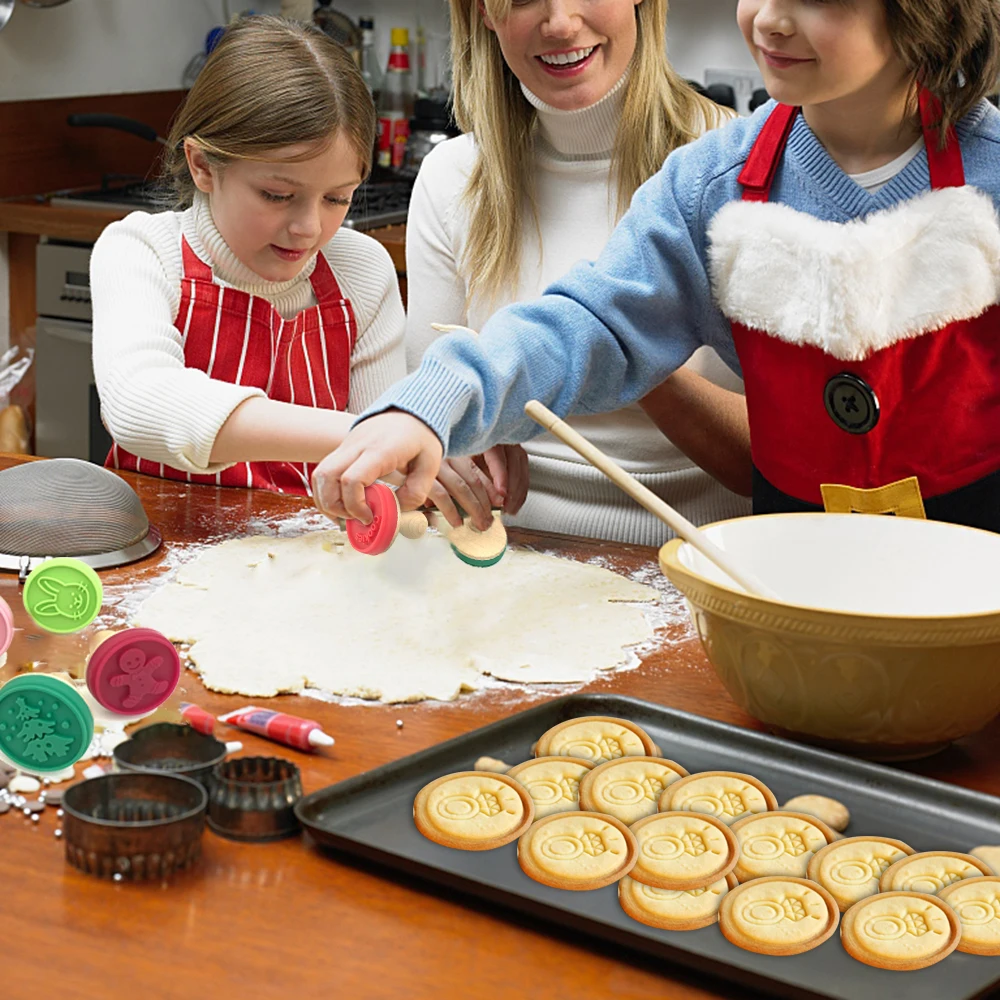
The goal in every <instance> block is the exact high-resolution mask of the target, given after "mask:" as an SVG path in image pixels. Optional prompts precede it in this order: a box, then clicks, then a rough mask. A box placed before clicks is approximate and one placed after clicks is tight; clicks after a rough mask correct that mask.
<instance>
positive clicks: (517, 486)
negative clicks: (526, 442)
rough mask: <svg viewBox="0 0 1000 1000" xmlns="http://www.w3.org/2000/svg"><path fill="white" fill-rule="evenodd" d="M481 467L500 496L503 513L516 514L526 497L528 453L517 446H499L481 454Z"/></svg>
mask: <svg viewBox="0 0 1000 1000" xmlns="http://www.w3.org/2000/svg"><path fill="white" fill-rule="evenodd" d="M477 461H479V460H478V459H477ZM481 465H485V467H486V469H487V471H488V472H489V474H490V477H491V478H492V480H493V486H494V488H495V489H496V490H497V492H498V493H499V494H500V496H501V506H502V507H503V510H504V513H505V514H516V513H517V512H518V511H519V510H520V509H521V507H523V506H524V501H525V498H526V497H527V495H528V453H527V452H526V451H525V450H524V449H523V448H522V447H521V446H520V445H519V444H500V445H497V446H496V447H495V448H490V449H489V451H486V452H483V454H482V456H481Z"/></svg>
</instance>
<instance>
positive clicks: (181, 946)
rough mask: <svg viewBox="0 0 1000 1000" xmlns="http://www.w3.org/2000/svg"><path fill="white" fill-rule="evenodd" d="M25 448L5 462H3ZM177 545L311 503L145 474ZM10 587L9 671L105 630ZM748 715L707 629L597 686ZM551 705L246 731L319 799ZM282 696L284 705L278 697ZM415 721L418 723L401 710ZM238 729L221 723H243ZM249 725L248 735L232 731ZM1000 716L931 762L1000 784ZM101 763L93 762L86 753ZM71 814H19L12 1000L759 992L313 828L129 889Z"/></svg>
mask: <svg viewBox="0 0 1000 1000" xmlns="http://www.w3.org/2000/svg"><path fill="white" fill-rule="evenodd" d="M10 462H11V460H10V459H3V458H0V467H5V466H7V465H9V464H10ZM125 478H126V479H127V480H128V481H129V482H131V483H133V485H134V486H135V487H136V489H137V490H138V493H139V496H140V497H141V499H142V502H143V505H144V506H145V508H146V511H147V513H148V514H149V516H150V519H151V520H152V521H153V522H154V523H156V524H157V525H159V526H160V528H161V530H162V531H163V534H164V538H165V539H166V545H167V546H168V547H169V546H171V545H177V544H180V543H191V542H198V541H203V540H205V539H206V538H208V537H213V536H217V535H219V534H221V533H231V534H234V535H237V534H240V533H241V532H242V531H243V530H244V528H245V526H246V525H247V523H248V521H250V520H251V519H259V518H262V517H271V516H282V515H283V514H292V513H294V512H295V511H297V510H300V509H301V508H302V507H303V502H302V501H294V500H288V499H285V498H281V497H277V496H274V495H271V494H268V493H265V492H261V491H253V492H250V491H244V490H223V489H214V488H210V487H197V486H195V487H186V486H182V485H180V484H177V483H171V482H166V481H161V480H155V479H147V478H144V477H136V476H132V475H129V474H125ZM514 540H515V541H516V540H521V541H541V542H543V543H544V544H545V546H546V547H547V548H552V549H557V550H560V551H562V552H563V553H565V554H566V555H567V556H570V557H577V558H583V559H586V558H589V557H591V556H594V555H597V554H600V555H603V556H605V557H608V558H610V559H611V560H612V561H613V562H614V564H615V565H616V566H618V567H620V568H621V569H623V570H626V569H630V568H636V567H639V566H640V565H644V564H649V563H651V562H653V561H654V560H655V551H654V550H653V549H646V548H638V547H631V546H621V545H613V544H608V543H600V542H586V541H579V540H571V539H565V538H558V537H555V536H538V535H532V534H530V533H527V532H523V533H518V534H515V535H514ZM163 558H164V553H163V551H162V550H161V552H160V553H159V554H157V555H155V556H153V557H151V558H150V559H149V560H147V561H146V562H144V563H140V564H137V565H135V566H132V567H127V568H124V569H121V570H116V571H110V572H107V573H104V574H102V577H103V579H104V582H105V586H106V587H107V588H108V589H109V591H113V589H114V588H115V587H117V586H121V585H123V584H134V583H135V582H137V581H139V580H143V579H149V578H151V577H154V576H156V575H158V574H160V573H162V572H163V566H162V565H160V564H161V563H162V561H163ZM0 595H2V596H3V597H4V598H5V599H6V600H7V601H8V603H9V604H10V606H11V607H12V608H13V609H14V613H15V616H16V619H17V625H18V626H19V628H23V629H24V631H19V632H18V633H17V638H16V639H15V641H14V644H13V646H12V647H11V650H10V654H9V663H8V667H7V670H6V676H10V674H11V673H12V672H13V671H15V670H16V669H17V667H18V665H23V664H24V662H25V661H29V660H45V661H47V662H48V663H49V664H51V665H52V666H55V667H63V668H73V667H75V668H76V669H79V667H80V665H81V664H82V657H83V652H84V648H85V645H86V641H87V634H86V633H84V634H81V635H80V636H40V635H38V634H37V630H36V629H34V627H33V626H32V625H31V623H30V622H29V620H28V619H27V617H26V615H25V614H24V611H23V607H22V604H21V601H20V596H19V594H18V592H17V584H16V581H15V580H14V579H13V578H12V576H10V575H4V576H3V578H2V580H0ZM181 686H182V688H183V689H184V692H185V697H186V698H188V699H189V700H195V701H197V702H198V703H199V704H201V705H203V706H204V707H205V708H207V709H208V710H209V711H211V712H213V713H215V714H219V713H221V712H223V711H225V710H227V709H231V708H234V707H237V706H238V705H240V704H246V701H247V699H246V698H243V697H230V696H226V695H220V694H216V693H214V692H209V691H206V690H205V689H204V688H203V687H202V685H201V684H200V682H199V681H198V679H197V677H196V676H195V675H193V674H191V673H190V672H188V673H186V674H185V675H184V677H183V678H182V680H181ZM588 689H589V690H594V691H615V692H619V693H622V694H629V695H634V696H636V697H640V698H645V699H647V700H650V701H655V702H660V703H662V704H665V705H670V706H673V707H676V708H681V709H686V710H688V711H692V712H697V713H699V714H701V715H706V716H710V717H712V718H716V719H722V720H725V721H727V722H732V723H736V724H738V725H744V726H751V727H752V726H755V725H756V724H755V723H754V722H753V720H751V719H750V718H749V717H747V716H746V715H745V714H743V713H742V712H741V711H740V710H739V709H738V708H737V707H736V706H735V705H734V704H733V702H732V701H731V700H730V698H729V696H728V695H727V694H726V692H725V690H724V689H723V687H722V685H721V684H720V683H719V681H718V680H717V678H716V676H715V674H714V673H713V671H712V669H711V667H710V666H709V664H708V662H707V660H706V659H705V656H704V654H703V653H702V651H701V648H700V646H699V645H698V643H697V641H696V640H693V639H691V638H690V637H687V636H686V630H685V629H683V628H680V627H678V628H676V629H675V630H674V631H673V633H666V634H664V635H663V644H662V648H660V649H659V650H657V651H656V652H653V653H651V654H649V655H648V656H646V658H645V660H644V662H643V664H642V666H641V667H640V668H638V669H636V670H633V671H630V672H623V673H618V674H615V675H614V676H613V677H611V678H609V679H607V680H603V681H600V682H597V683H595V684H592V685H590V686H589V688H588ZM547 697H550V695H547V694H546V693H545V690H544V688H543V689H540V690H539V691H538V692H537V693H536V694H534V695H531V696H527V695H523V694H520V693H517V694H513V693H505V692H503V691H495V690H494V691H491V692H487V693H484V694H478V695H474V696H465V697H463V698H461V699H459V700H458V701H456V702H453V703H449V704H438V703H434V704H429V703H424V704H417V705H412V706H386V705H372V706H354V707H348V706H343V705H329V704H325V703H322V702H318V701H314V700H312V699H308V698H301V697H291V696H287V697H281V698H276V699H274V700H273V705H274V706H275V707H278V708H281V709H284V710H287V711H290V712H295V713H298V714H300V715H306V716H309V717H312V718H315V719H318V720H319V721H321V722H322V723H323V726H324V728H325V729H326V731H327V732H329V733H331V734H333V735H335V736H336V739H337V743H336V746H334V747H332V748H331V749H330V750H328V751H324V752H322V753H319V754H314V755H305V754H300V753H297V752H296V751H294V750H289V749H287V748H284V747H280V746H277V745H275V744H273V743H269V742H267V741H264V740H259V739H257V738H256V737H254V736H252V735H249V734H236V733H233V737H232V738H237V737H238V738H241V739H242V740H243V742H244V745H245V746H244V752H245V753H248V754H257V753H263V754H268V755H270V754H275V753H278V754H280V755H282V756H287V757H289V758H291V759H294V760H295V761H296V762H297V763H298V764H299V766H300V767H301V768H302V776H303V783H304V786H305V790H306V792H307V793H308V792H311V791H315V790H316V789H318V788H321V787H323V786H325V785H328V784H331V783H332V782H335V781H340V780H342V779H344V778H347V777H349V776H351V775H353V774H357V773H358V772H360V771H363V770H367V769H369V768H373V767H377V766H378V765H380V764H384V763H386V762H387V761H391V760H395V759H397V758H399V757H402V756H404V755H406V754H410V753H413V752H415V751H417V750H420V749H423V748H424V747H427V746H430V745H431V744H434V743H437V742H439V741H441V740H445V739H448V738H450V737H452V736H455V735H457V734H460V733H463V732H466V731H468V730H471V729H475V728H476V727H478V726H482V725H484V724H486V723H488V722H491V721H493V720H495V719H498V718H501V717H503V716H505V715H509V714H511V713H512V712H513V711H516V710H518V709H519V708H522V707H526V706H527V705H529V704H534V703H538V702H540V701H542V700H544V699H545V698H547ZM269 704H271V702H269ZM397 719H402V720H403V723H404V725H403V728H402V729H399V728H397V726H396V720H397ZM224 728H225V727H222V726H220V727H219V729H220V731H221V730H224ZM230 732H231V731H230ZM998 760H1000V724H998V723H994V724H993V725H992V726H990V727H989V728H988V729H987V730H985V731H984V732H982V733H980V734H978V735H977V736H975V737H972V738H970V739H967V740H963V741H962V742H961V743H960V744H958V745H955V746H954V747H952V748H951V749H949V750H948V751H946V752H944V753H942V754H939V755H938V756H937V757H934V758H932V759H931V760H928V761H923V762H919V763H917V764H915V765H911V768H912V769H913V770H915V771H917V772H919V773H922V774H926V775H930V776H933V777H936V778H942V779H945V780H948V781H953V782H955V783H957V784H961V785H966V786H968V787H971V788H977V789H980V790H982V791H988V792H992V793H994V794H998V793H1000V769H998V767H997V763H996V762H997V761H998ZM78 768H82V765H78ZM57 822H58V821H57V820H56V817H55V815H54V810H52V809H48V810H46V811H45V813H43V815H42V820H41V822H40V823H39V824H33V823H30V822H28V821H27V820H26V819H24V818H23V817H21V816H19V815H17V814H15V813H13V812H11V813H8V814H7V815H6V816H3V817H0V886H2V896H0V947H2V951H3V957H2V959H0V981H2V983H3V995H4V996H7V997H11V998H16V1000H24V998H29V997H32V996H35V995H41V993H42V992H43V991H45V992H47V991H48V990H52V991H55V992H57V993H58V994H59V996H60V997H61V998H63V1000H76V998H80V1000H96V998H102V1000H118V998H122V1000H124V998H132V997H134V996H147V997H149V998H151V1000H164V998H174V997H178V998H179V997H185V998H186V997H189V996H192V995H193V996H199V997H200V996H208V997H213V998H214V997H218V998H220V1000H222V998H225V1000H229V998H233V1000H256V998H262V1000H263V998H267V1000H285V998H288V1000H291V998H295V1000H313V998H320V997H323V998H328V997H334V998H340V997H344V998H348V997H349V998H360V1000H368V998H381V997H387V998H389V997H391V998H393V1000H422V998H428V1000H430V998H434V1000H453V998H454V1000H464V998H466V997H472V996H475V995H483V996H488V997H489V998H490V1000H524V998H529V1000H547V998H566V1000H582V998H601V1000H605V998H614V1000H631V998H650V1000H651V998H654V997H656V998H666V997H669V998H671V1000H693V998H708V997H719V996H727V997H745V996H746V995H747V993H746V991H745V990H740V989H735V988H733V987H729V986H727V985H726V984H722V983H717V982H707V983H705V982H699V980H698V977H697V976H695V975H693V974H691V973H687V972H685V971H683V970H679V969H675V968H672V967H669V966H664V965H662V964H656V963H654V962H652V961H648V960H644V959H643V958H641V957H637V956H635V955H632V954H630V953H629V954H622V953H615V952H614V951H613V950H609V949H606V948H602V947H601V946H600V945H599V944H595V943H594V942H593V941H591V940H589V939H578V940H577V939H574V938H573V937H572V936H570V935H569V934H566V933H561V932H558V933H554V932H550V931H548V930H547V929H546V928H544V927H539V926H526V925H523V924H522V925H519V923H518V920H517V918H510V919H507V918H501V917H497V916H493V915H491V914H490V913H489V912H488V910H487V909H486V908H483V907H477V906H475V905H474V904H469V903H466V902H463V901H461V900H459V899H453V898H449V896H448V895H447V893H445V892H443V891H441V892H437V893H432V892H429V891H424V890H421V889H419V888H418V887H417V886H416V885H414V884H407V883H404V882H402V881H400V880H399V879H397V878H396V877H395V876H388V875H386V874H384V873H381V872H379V871H376V870H374V869H367V868H363V867H358V866H355V865H353V864H349V863H347V862H346V861H343V860H338V859H335V858H334V857H332V856H331V855H328V854H324V853H321V852H320V851H319V850H317V849H316V848H314V847H311V846H307V845H306V843H305V842H304V841H303V840H301V839H294V840H290V841H283V842H281V843H278V844H265V845H242V844H237V843H233V842H231V841H227V840H223V839H221V838H219V837H217V836H216V835H215V834H213V833H212V832H211V831H206V833H205V837H204V857H203V861H202V863H201V866H200V868H198V869H197V870H196V871H194V872H191V873H187V874H185V875H183V876H180V877H178V878H177V879H176V880H175V881H173V882H172V883H171V884H169V885H167V886H161V885H158V884H157V885H130V884H127V883H122V884H114V883H110V882H105V881H102V880H99V879H97V878H93V877H91V876H87V875H83V874H81V873H79V872H78V871H76V870H75V869H73V868H71V867H69V866H68V865H66V863H65V862H64V860H63V847H62V844H61V842H60V841H58V840H56V839H55V838H54V836H53V830H54V829H55V827H56V826H57Z"/></svg>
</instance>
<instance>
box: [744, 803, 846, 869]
mask: <svg viewBox="0 0 1000 1000" xmlns="http://www.w3.org/2000/svg"><path fill="white" fill-rule="evenodd" d="M732 830H733V833H734V834H736V839H737V841H738V842H739V845H740V858H739V861H737V862H736V867H735V868H734V869H733V873H734V874H735V875H736V877H737V878H738V879H739V880H740V881H741V882H749V881H750V879H754V878H766V877H768V876H785V875H790V876H794V877H796V878H805V877H806V873H807V871H808V868H809V862H810V861H811V860H812V857H813V855H814V854H815V853H816V852H817V851H818V850H820V849H821V848H824V847H826V845H827V844H831V843H833V841H834V838H835V837H836V834H834V832H833V830H831V829H830V828H829V827H828V826H827V825H826V823H824V822H823V821H822V820H821V819H817V818H816V817H815V816H807V815H806V814H805V813H792V812H772V813H765V814H764V815H762V816H747V817H745V818H744V819H740V820H737V821H736V822H735V823H734V824H733V826H732Z"/></svg>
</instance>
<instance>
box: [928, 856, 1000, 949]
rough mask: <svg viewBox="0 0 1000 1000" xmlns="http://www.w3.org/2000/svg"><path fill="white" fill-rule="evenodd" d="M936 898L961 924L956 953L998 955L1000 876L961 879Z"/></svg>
mask: <svg viewBox="0 0 1000 1000" xmlns="http://www.w3.org/2000/svg"><path fill="white" fill-rule="evenodd" d="M937 898H938V899H940V900H942V901H943V902H945V903H947V904H948V905H949V906H950V907H951V908H952V909H953V910H954V911H955V913H956V914H957V916H958V919H959V921H960V922H961V924H962V939H961V940H960V941H959V942H958V950H959V951H964V952H965V953H966V954H969V955H1000V877H997V876H996V875H984V876H983V877H982V878H964V879H962V881H961V882H955V883H954V884H953V885H949V886H948V887H947V888H945V889H942V890H941V891H940V892H939V893H938V894H937Z"/></svg>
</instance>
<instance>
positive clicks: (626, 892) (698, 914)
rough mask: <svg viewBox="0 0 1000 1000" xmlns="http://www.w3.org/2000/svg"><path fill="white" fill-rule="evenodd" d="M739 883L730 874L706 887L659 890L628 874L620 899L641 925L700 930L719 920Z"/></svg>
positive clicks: (666, 928) (673, 929)
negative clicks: (726, 899)
mask: <svg viewBox="0 0 1000 1000" xmlns="http://www.w3.org/2000/svg"><path fill="white" fill-rule="evenodd" d="M634 870H635V869H633V871H634ZM737 885H739V883H738V882H737V881H736V878H735V877H734V876H733V875H727V876H726V877H725V878H720V879H719V881H718V882H713V883H712V884H711V885H709V886H706V887H705V888H704V889H657V888H656V887H655V886H651V885H644V884H643V883H642V882H636V881H635V879H633V878H632V876H631V875H626V876H625V877H624V878H623V879H622V880H621V881H620V882H619V883H618V902H619V903H620V904H621V908H622V909H623V910H624V911H625V912H626V913H627V914H628V915H629V916H630V917H631V918H632V919H633V920H638V921H639V923H641V924H648V925H649V926H650V927H660V928H662V929H663V930H665V931H696V930H698V928H699V927H708V926H709V924H714V923H715V922H716V921H717V920H718V919H719V905H720V904H721V903H722V897H723V896H725V894H726V893H727V892H729V890H730V889H735V888H736V886H737Z"/></svg>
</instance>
